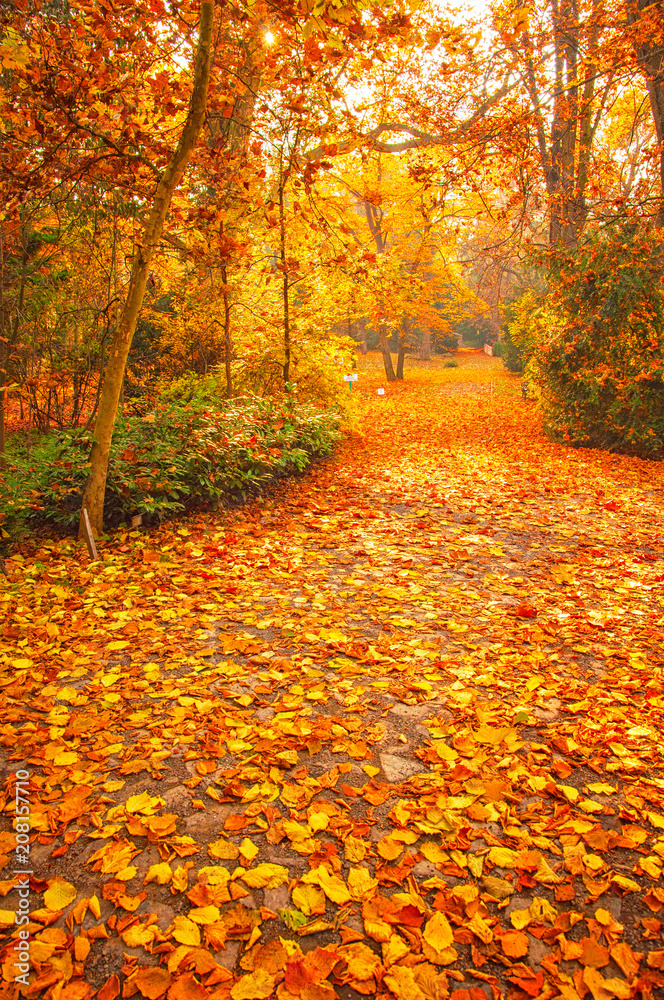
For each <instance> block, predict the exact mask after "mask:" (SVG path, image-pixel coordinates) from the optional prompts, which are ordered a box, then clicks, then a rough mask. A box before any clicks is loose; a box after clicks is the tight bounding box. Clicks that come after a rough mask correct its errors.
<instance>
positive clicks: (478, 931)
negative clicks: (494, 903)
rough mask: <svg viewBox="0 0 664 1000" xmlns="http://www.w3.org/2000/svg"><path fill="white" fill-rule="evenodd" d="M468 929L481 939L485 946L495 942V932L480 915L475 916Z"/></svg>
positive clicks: (467, 925)
mask: <svg viewBox="0 0 664 1000" xmlns="http://www.w3.org/2000/svg"><path fill="white" fill-rule="evenodd" d="M466 927H467V928H468V930H469V931H472V932H473V934H474V935H475V936H476V937H478V938H479V939H480V941H483V942H484V944H491V942H492V941H493V931H492V930H491V928H490V927H489V925H488V924H487V922H486V921H485V920H483V919H482V917H480V915H479V913H476V914H475V916H474V917H473V919H472V920H470V921H469V922H468V923H467V924H466Z"/></svg>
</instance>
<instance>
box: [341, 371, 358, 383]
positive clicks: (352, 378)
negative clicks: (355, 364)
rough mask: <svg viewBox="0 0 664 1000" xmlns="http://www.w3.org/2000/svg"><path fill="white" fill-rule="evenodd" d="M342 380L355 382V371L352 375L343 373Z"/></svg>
mask: <svg viewBox="0 0 664 1000" xmlns="http://www.w3.org/2000/svg"><path fill="white" fill-rule="evenodd" d="M344 382H357V372H353V374H352V375H344Z"/></svg>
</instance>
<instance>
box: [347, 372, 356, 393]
mask: <svg viewBox="0 0 664 1000" xmlns="http://www.w3.org/2000/svg"><path fill="white" fill-rule="evenodd" d="M344 382H348V389H349V391H350V392H352V391H353V382H357V372H353V373H352V375H344Z"/></svg>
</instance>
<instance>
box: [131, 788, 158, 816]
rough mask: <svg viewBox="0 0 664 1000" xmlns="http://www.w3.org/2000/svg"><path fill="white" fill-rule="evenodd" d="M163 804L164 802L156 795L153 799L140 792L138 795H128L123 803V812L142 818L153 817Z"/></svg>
mask: <svg viewBox="0 0 664 1000" xmlns="http://www.w3.org/2000/svg"><path fill="white" fill-rule="evenodd" d="M163 804H164V800H163V799H162V798H160V797H159V796H158V795H155V796H154V797H153V796H151V795H148V793H147V792H140V794H138V795H130V796H129V798H128V799H127V801H126V802H125V811H126V812H128V813H131V814H132V815H133V814H135V813H140V814H141V815H142V816H154V814H155V813H156V812H158V811H159V810H160V809H161V807H162V806H163Z"/></svg>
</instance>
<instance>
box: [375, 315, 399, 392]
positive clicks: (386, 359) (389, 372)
mask: <svg viewBox="0 0 664 1000" xmlns="http://www.w3.org/2000/svg"><path fill="white" fill-rule="evenodd" d="M378 336H379V338H380V349H381V351H382V352H383V364H384V365H385V377H386V379H387V381H388V382H396V380H397V377H396V375H395V374H394V367H393V365H392V355H391V354H390V348H389V346H388V343H387V333H386V332H385V324H384V323H381V325H380V327H379V329H378Z"/></svg>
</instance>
